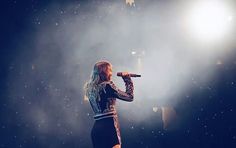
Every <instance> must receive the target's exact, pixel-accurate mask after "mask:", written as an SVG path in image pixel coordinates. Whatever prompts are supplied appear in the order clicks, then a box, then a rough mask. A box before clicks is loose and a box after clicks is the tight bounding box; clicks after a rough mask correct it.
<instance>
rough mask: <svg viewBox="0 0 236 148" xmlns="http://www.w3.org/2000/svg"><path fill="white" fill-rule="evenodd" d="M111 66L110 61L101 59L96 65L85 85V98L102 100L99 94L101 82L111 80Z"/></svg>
mask: <svg viewBox="0 0 236 148" xmlns="http://www.w3.org/2000/svg"><path fill="white" fill-rule="evenodd" d="M109 67H110V68H111V67H112V65H111V64H110V63H109V62H108V61H99V62H97V63H96V64H95V65H94V67H93V70H92V73H91V76H90V79H89V80H88V81H87V82H86V83H85V85H84V90H85V96H84V99H85V100H89V99H96V100H98V101H100V100H101V98H100V96H99V91H100V90H101V87H100V85H99V84H100V83H102V82H104V81H109V80H110V76H109V72H108V68H109Z"/></svg>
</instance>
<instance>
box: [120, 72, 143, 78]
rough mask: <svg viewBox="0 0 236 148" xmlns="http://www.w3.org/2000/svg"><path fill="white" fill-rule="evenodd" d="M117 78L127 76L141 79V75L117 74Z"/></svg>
mask: <svg viewBox="0 0 236 148" xmlns="http://www.w3.org/2000/svg"><path fill="white" fill-rule="evenodd" d="M117 76H118V77H125V76H129V77H141V75H138V74H132V73H128V72H117Z"/></svg>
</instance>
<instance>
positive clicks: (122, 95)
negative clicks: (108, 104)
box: [106, 76, 134, 102]
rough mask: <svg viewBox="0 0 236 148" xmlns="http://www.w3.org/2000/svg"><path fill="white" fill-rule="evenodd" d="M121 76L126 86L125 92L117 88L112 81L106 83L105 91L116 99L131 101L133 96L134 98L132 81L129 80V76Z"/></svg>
mask: <svg viewBox="0 0 236 148" xmlns="http://www.w3.org/2000/svg"><path fill="white" fill-rule="evenodd" d="M122 78H123V80H124V82H125V87H126V91H125V92H124V91H122V90H120V89H118V88H117V87H116V86H115V84H114V83H113V82H112V81H110V83H108V84H107V85H106V92H107V93H108V94H109V96H111V97H114V98H118V99H120V100H123V101H128V102H131V101H133V98H134V94H133V90H134V86H133V82H132V80H131V78H130V77H129V76H125V77H122Z"/></svg>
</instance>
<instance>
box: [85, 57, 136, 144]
mask: <svg viewBox="0 0 236 148" xmlns="http://www.w3.org/2000/svg"><path fill="white" fill-rule="evenodd" d="M111 76H112V65H111V64H110V63H109V62H107V61H99V62H97V63H96V64H95V65H94V68H93V71H92V74H91V77H90V80H89V81H88V82H87V83H86V84H85V97H86V98H88V100H89V102H90V105H91V107H92V109H93V111H94V114H95V115H94V119H95V123H94V125H93V128H92V132H91V138H92V143H93V147H94V148H121V136H120V127H119V122H118V117H117V113H116V109H115V103H116V99H120V100H124V101H128V102H131V101H133V82H132V80H131V78H130V76H129V74H128V73H126V72H123V73H122V78H123V80H124V82H125V86H126V91H125V92H123V91H121V90H119V89H118V88H117V87H116V86H115V84H114V83H113V82H112V81H111Z"/></svg>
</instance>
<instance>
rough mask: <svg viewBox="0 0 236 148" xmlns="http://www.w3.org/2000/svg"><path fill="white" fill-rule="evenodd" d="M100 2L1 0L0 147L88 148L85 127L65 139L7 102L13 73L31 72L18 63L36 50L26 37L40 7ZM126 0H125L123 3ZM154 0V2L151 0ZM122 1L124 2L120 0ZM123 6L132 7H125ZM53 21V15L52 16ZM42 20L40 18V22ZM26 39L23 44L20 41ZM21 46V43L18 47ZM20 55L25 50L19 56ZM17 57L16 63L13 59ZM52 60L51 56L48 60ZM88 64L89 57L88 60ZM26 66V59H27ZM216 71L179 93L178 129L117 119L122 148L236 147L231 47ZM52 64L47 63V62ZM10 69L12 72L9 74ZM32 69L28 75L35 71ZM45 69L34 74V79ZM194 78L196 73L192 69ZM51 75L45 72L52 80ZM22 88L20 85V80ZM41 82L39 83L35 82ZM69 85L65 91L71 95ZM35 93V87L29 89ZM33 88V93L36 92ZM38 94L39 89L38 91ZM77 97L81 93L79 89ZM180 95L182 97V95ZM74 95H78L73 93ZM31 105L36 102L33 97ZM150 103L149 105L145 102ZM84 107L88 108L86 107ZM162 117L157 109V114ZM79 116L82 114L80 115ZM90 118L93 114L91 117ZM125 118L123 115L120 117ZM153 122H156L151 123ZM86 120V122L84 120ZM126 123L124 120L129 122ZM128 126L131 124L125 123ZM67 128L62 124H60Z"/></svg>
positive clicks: (235, 65)
mask: <svg viewBox="0 0 236 148" xmlns="http://www.w3.org/2000/svg"><path fill="white" fill-rule="evenodd" d="M102 2H104V1H102V0H99V1H76V0H70V1H66V2H65V1H63V0H56V1H54V0H48V1H36V0H30V1H14V0H9V1H5V2H1V38H0V40H1V48H0V63H1V65H0V66H1V67H0V147H1V148H16V147H26V148H41V147H45V148H46V147H57V148H59V147H71V148H74V147H91V141H90V139H89V134H88V133H89V132H84V135H83V134H82V135H83V136H81V134H74V135H70V136H69V137H67V138H64V137H61V136H60V135H54V134H53V133H46V134H45V133H40V134H39V133H37V132H35V131H34V130H33V128H34V125H33V123H31V122H29V121H26V120H25V118H24V115H21V114H20V115H19V111H17V109H16V108H17V107H19V106H20V105H21V102H20V101H17V100H15V101H9V100H11V97H12V96H14V94H11V90H9V89H11V88H12V87H11V86H14V81H10V80H11V76H12V75H14V76H18V75H19V79H20V78H21V76H20V75H29V74H28V73H27V72H24V71H22V69H24V68H22V66H23V67H24V65H25V63H27V62H30V61H31V58H30V57H32V55H34V54H36V53H35V51H34V49H33V48H34V46H33V44H34V43H33V42H32V41H30V42H29V44H25V43H27V41H25V40H30V39H29V38H28V35H29V34H30V35H31V36H34V34H36V33H37V31H38V30H37V27H35V22H34V20H35V18H34V16H35V15H37V14H38V13H39V12H41V11H44V9H45V8H47V6H48V5H50V4H52V3H57V4H58V5H59V6H61V7H62V8H63V5H64V4H65V3H72V4H73V3H74V4H78V3H80V8H81V11H88V8H89V9H90V8H91V9H90V11H92V10H93V9H92V8H94V7H96V6H97V5H99V3H102ZM121 3H124V2H121ZM149 3H152V1H149ZM124 5H125V3H124ZM136 5H139V6H143V8H142V9H145V3H144V2H142V1H136ZM126 8H127V9H133V8H129V7H126ZM52 21H53V20H52ZM41 23H43V22H41ZM22 40H24V45H22V43H21V41H22ZM19 46H20V47H21V48H19ZM22 54H23V55H22ZM19 56H20V57H25V58H24V60H23V61H22V63H20V62H21V60H22V59H21V60H17V59H18V57H19ZM61 56H63V55H60V54H59V55H57V56H56V58H55V59H53V60H52V61H51V62H50V65H51V66H52V67H57V66H58V65H57V64H58V61H60V60H59V59H60V58H61ZM16 61H17V63H16ZM49 61H50V60H49ZM91 63H92V62H91ZM29 65H30V64H29ZM212 66H215V69H216V73H217V74H216V76H215V78H214V79H212V80H211V81H209V82H207V84H206V85H207V87H206V88H201V87H198V86H196V85H192V86H191V88H189V89H191V90H195V91H192V92H188V90H186V92H183V96H185V94H188V95H189V96H190V97H188V98H186V99H183V100H182V101H180V102H178V103H177V104H176V105H175V109H176V112H177V113H181V114H184V117H185V118H184V121H182V122H181V124H180V125H179V127H178V128H177V129H174V130H171V131H168V130H167V131H166V130H163V128H162V125H161V124H159V121H157V120H155V116H157V115H156V114H153V115H151V116H152V117H153V118H150V119H148V120H146V121H145V122H143V123H137V124H136V123H132V122H127V123H126V125H124V124H121V129H123V130H122V136H123V139H124V140H123V147H141V148H153V147H163V148H169V147H175V146H176V147H196V148H200V147H202V148H210V147H219V148H220V147H227V148H229V147H232V148H233V147H235V146H236V120H235V117H236V113H235V110H236V108H235V107H236V100H235V97H236V77H235V74H236V50H235V48H234V49H233V50H232V51H231V54H230V57H228V58H227V60H225V61H224V64H223V65H220V66H219V65H215V64H212ZM49 68H50V67H49ZM12 73H13V74H12ZM34 74H35V73H31V74H30V75H34ZM42 75H43V74H38V75H36V74H35V76H36V77H35V79H37V77H41V76H42ZM193 75H194V76H195V77H196V78H197V77H198V74H193ZM51 77H52V76H47V79H50V78H51ZM22 87H24V85H23V84H22ZM39 87H40V84H39ZM71 91H74V90H68V91H66V93H67V94H68V95H70V94H71ZM32 93H34V92H32ZM35 93H36V92H35ZM36 95H37V94H36ZM79 95H80V96H81V94H79ZM183 96H180V97H183ZM71 97H72V98H73V97H74V98H76V97H78V96H76V95H74V96H73V95H72V96H71ZM32 102H33V103H34V104H37V103H39V105H40V102H37V100H32ZM147 105H148V104H147ZM86 111H88V112H90V113H91V111H90V110H89V109H87V110H86ZM158 116H160V114H159V115H158ZM82 118H86V115H84V116H83V117H82ZM91 119H92V118H91ZM120 120H121V121H122V120H125V119H122V117H121V119H120ZM87 122H89V124H88V129H87V130H88V131H89V130H90V128H91V125H92V120H89V121H87ZM155 123H156V124H155ZM85 124H86V123H85ZM127 124H128V125H127ZM127 127H132V128H127ZM63 128H66V127H63Z"/></svg>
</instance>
